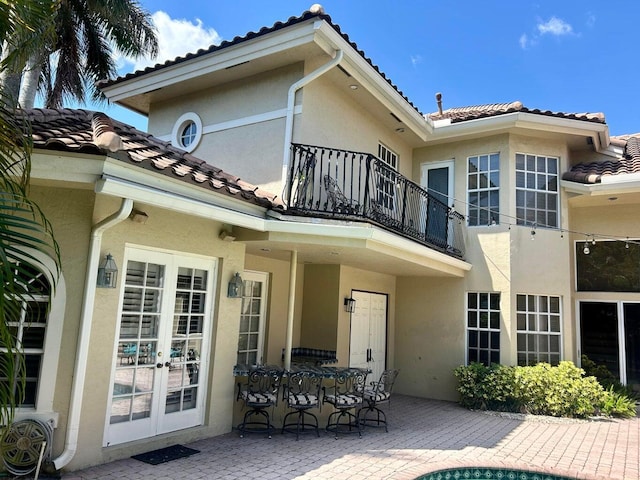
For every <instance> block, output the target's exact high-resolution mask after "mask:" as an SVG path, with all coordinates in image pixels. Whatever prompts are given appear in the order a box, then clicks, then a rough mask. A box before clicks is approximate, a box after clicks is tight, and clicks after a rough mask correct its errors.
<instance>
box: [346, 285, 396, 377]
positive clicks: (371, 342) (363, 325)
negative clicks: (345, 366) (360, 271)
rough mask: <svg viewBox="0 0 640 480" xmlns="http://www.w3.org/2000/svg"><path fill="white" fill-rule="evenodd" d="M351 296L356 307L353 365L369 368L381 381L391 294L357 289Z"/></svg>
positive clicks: (352, 320)
mask: <svg viewBox="0 0 640 480" xmlns="http://www.w3.org/2000/svg"><path fill="white" fill-rule="evenodd" d="M351 296H352V298H353V299H354V300H355V301H356V307H355V310H354V312H353V313H352V314H351V337H350V342H349V366H350V367H356V368H368V369H370V370H371V374H370V379H371V380H377V379H378V378H380V374H382V372H383V371H384V370H385V368H386V353H387V351H386V350H387V296H386V295H384V294H381V293H370V292H361V291H356V290H354V291H352V292H351Z"/></svg>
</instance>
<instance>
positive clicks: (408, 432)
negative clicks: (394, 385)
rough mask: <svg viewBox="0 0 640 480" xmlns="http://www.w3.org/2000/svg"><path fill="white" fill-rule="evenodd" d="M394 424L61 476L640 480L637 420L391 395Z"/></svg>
mask: <svg viewBox="0 0 640 480" xmlns="http://www.w3.org/2000/svg"><path fill="white" fill-rule="evenodd" d="M389 420H390V429H389V432H388V433H385V432H384V429H373V428H370V429H367V430H366V431H365V433H364V434H363V436H362V438H361V439H359V438H358V435H350V436H344V437H340V438H338V439H337V440H336V439H334V437H333V435H330V434H328V433H325V432H324V431H323V432H322V433H321V435H320V438H317V437H316V436H315V435H303V436H301V437H300V440H299V441H296V440H295V435H287V434H285V435H280V434H276V435H274V436H273V438H272V439H268V438H266V437H264V436H262V435H250V436H247V437H245V438H239V436H238V435H237V434H236V433H230V434H227V435H223V436H220V437H215V438H210V439H207V440H201V441H198V442H195V443H192V444H188V445H187V446H189V447H192V448H195V449H198V450H200V452H201V453H198V454H196V455H193V456H191V457H188V458H183V459H178V460H174V461H171V462H168V463H165V464H161V465H157V466H153V465H148V464H146V463H143V462H140V461H138V460H134V459H131V458H128V459H125V460H120V461H116V462H112V463H109V464H105V465H101V466H97V467H93V468H89V469H86V470H82V471H77V472H72V473H66V474H65V475H64V476H63V478H64V480H81V479H82V480H85V479H86V480H89V479H91V480H116V479H138V478H153V479H154V480H163V479H180V480H195V479H216V480H218V479H219V480H238V479H263V480H269V479H274V480H275V479H279V480H280V479H285V480H289V479H291V480H292V479H314V480H322V479H331V480H341V479H355V480H358V479H398V480H410V479H415V478H416V477H419V476H420V475H423V474H425V473H429V472H433V471H436V470H438V469H441V468H450V467H464V466H485V467H491V466H494V467H501V468H509V469H528V470H535V471H542V472H549V473H554V474H556V475H565V476H569V477H575V478H579V479H614V480H615V479H620V480H622V479H624V480H633V479H640V452H639V451H640V419H638V418H634V419H631V420H604V419H603V420H596V421H588V420H568V421H553V419H552V421H550V422H544V421H540V419H531V420H529V419H524V420H523V419H518V418H506V417H501V416H496V415H491V414H487V413H482V412H471V411H468V410H465V409H463V408H462V407H460V406H459V405H457V404H455V403H451V402H443V401H436V400H425V399H419V398H414V397H407V396H402V395H396V396H394V400H393V404H392V409H391V412H390V416H389Z"/></svg>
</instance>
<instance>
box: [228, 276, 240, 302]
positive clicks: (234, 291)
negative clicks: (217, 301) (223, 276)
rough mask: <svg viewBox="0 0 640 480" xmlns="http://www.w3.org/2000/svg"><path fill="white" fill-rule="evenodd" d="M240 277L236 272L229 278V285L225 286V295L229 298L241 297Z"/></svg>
mask: <svg viewBox="0 0 640 480" xmlns="http://www.w3.org/2000/svg"><path fill="white" fill-rule="evenodd" d="M242 285H243V284H242V277H241V276H240V274H239V273H238V272H236V274H235V275H234V276H233V277H232V278H231V280H229V286H228V287H227V297H229V298H241V297H242Z"/></svg>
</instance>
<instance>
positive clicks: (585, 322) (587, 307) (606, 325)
mask: <svg viewBox="0 0 640 480" xmlns="http://www.w3.org/2000/svg"><path fill="white" fill-rule="evenodd" d="M579 311H580V353H581V355H586V356H587V357H589V359H590V360H592V361H594V362H595V363H596V364H597V365H604V366H606V367H607V368H608V369H609V371H610V372H611V373H613V374H614V375H615V376H616V377H618V379H619V380H620V382H622V383H624V384H625V385H632V386H633V387H634V389H636V390H640V303H637V302H580V310H579Z"/></svg>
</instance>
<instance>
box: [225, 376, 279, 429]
mask: <svg viewBox="0 0 640 480" xmlns="http://www.w3.org/2000/svg"><path fill="white" fill-rule="evenodd" d="M282 374H283V372H282V369H280V368H276V367H258V368H256V369H254V370H251V371H250V372H249V375H248V377H247V380H246V382H244V383H242V382H238V395H237V397H236V400H237V401H242V402H243V403H244V407H245V408H248V410H247V411H246V412H245V414H244V417H243V420H242V423H241V424H239V425H238V427H237V428H238V431H239V432H240V438H242V437H244V435H245V434H247V433H264V432H266V433H267V436H268V437H269V438H271V434H272V432H273V430H274V427H273V425H272V424H271V417H270V416H269V412H268V410H267V409H268V408H269V407H273V406H275V405H277V404H278V394H279V390H280V383H281V382H282Z"/></svg>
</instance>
